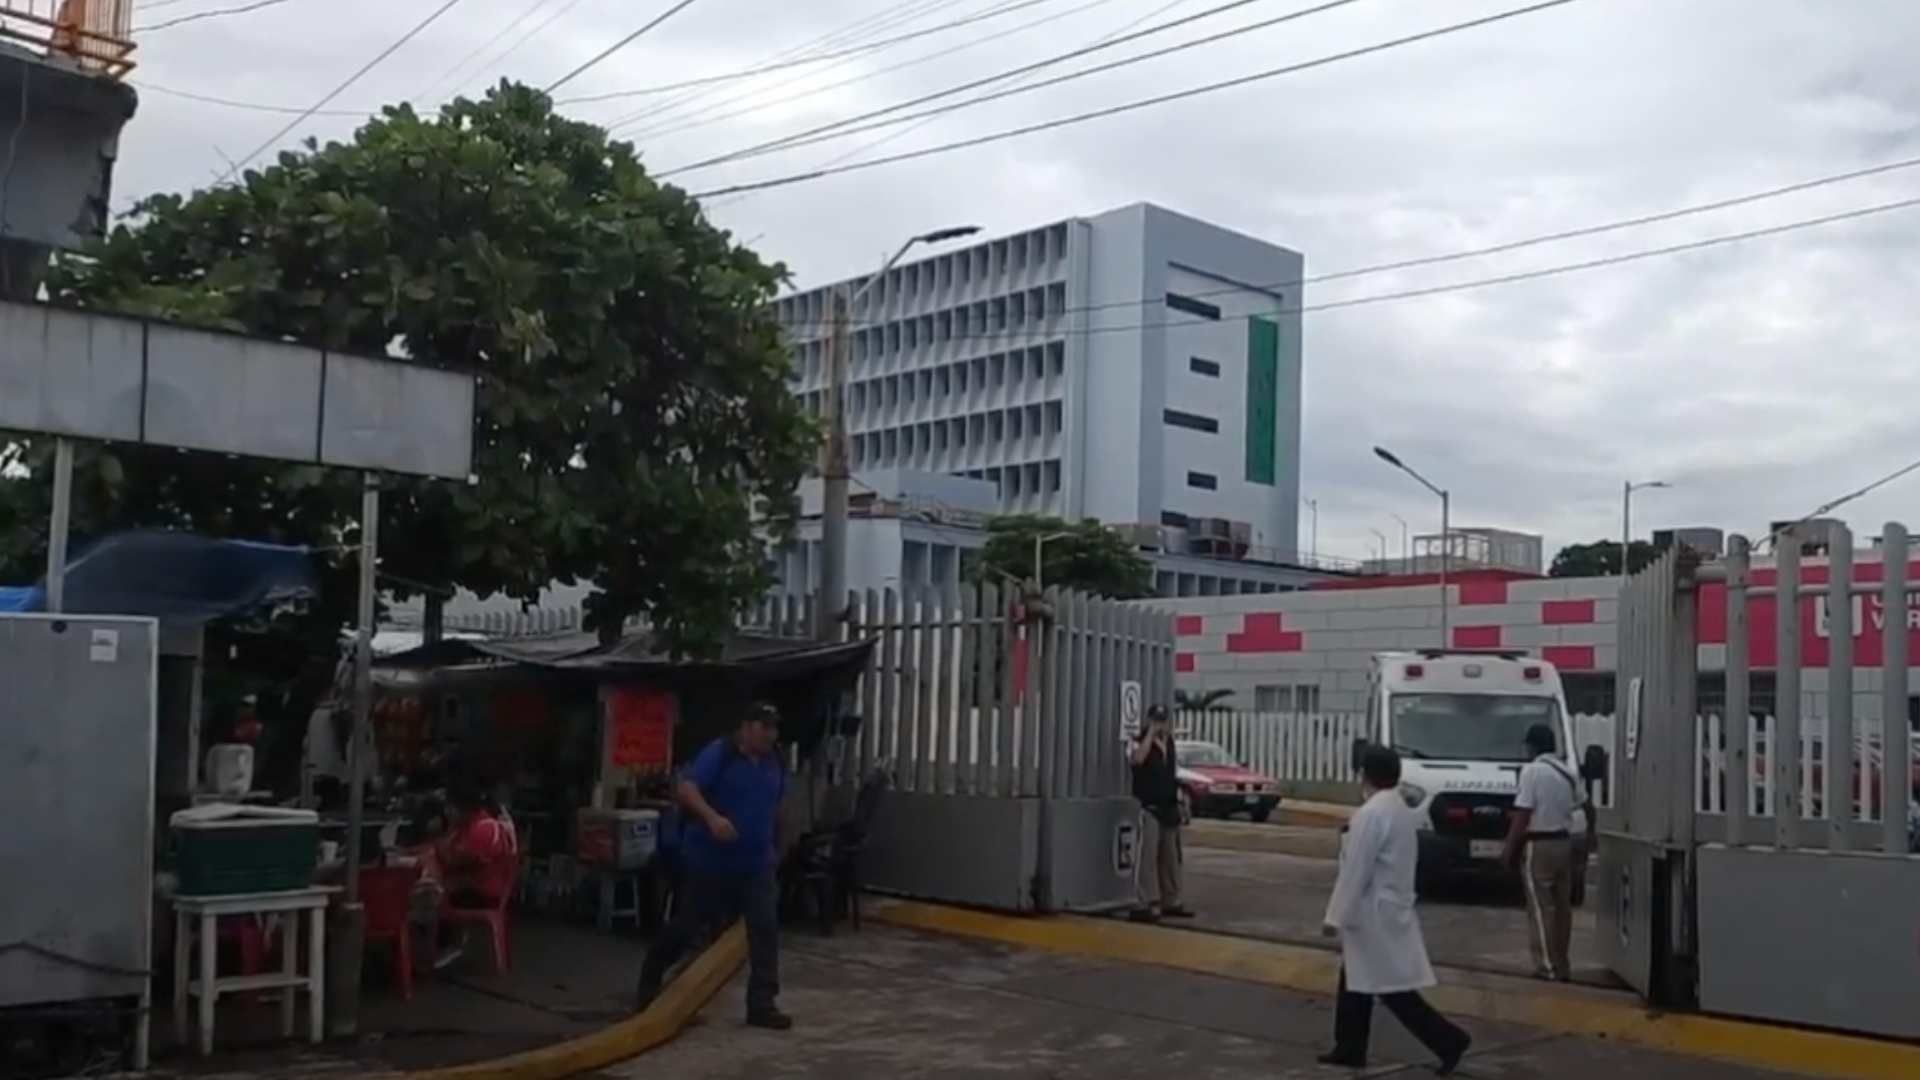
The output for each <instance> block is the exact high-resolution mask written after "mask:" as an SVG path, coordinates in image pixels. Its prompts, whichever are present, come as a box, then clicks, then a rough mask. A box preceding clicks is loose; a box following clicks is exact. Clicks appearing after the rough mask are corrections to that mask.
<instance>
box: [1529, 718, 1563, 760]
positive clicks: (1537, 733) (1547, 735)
mask: <svg viewBox="0 0 1920 1080" xmlns="http://www.w3.org/2000/svg"><path fill="white" fill-rule="evenodd" d="M1559 745H1560V740H1559V739H1558V738H1557V737H1555V736H1554V734H1553V728H1552V726H1551V725H1548V724H1535V725H1533V726H1532V727H1530V728H1528V729H1527V749H1529V750H1532V751H1533V752H1534V753H1536V754H1551V753H1553V751H1554V749H1555V748H1556V747H1558V746H1559Z"/></svg>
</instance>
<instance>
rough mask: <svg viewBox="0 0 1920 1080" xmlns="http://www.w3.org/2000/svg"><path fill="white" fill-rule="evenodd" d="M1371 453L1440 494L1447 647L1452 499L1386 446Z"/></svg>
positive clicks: (1445, 640) (1443, 640)
mask: <svg viewBox="0 0 1920 1080" xmlns="http://www.w3.org/2000/svg"><path fill="white" fill-rule="evenodd" d="M1373 454H1374V456H1375V457H1377V458H1379V459H1380V460H1381V461H1384V462H1386V463H1387V464H1389V465H1391V466H1393V467H1394V468H1396V469H1399V470H1400V471H1401V472H1403V473H1406V474H1407V475H1408V476H1411V477H1413V478H1414V479H1415V480H1417V481H1419V482H1420V486H1421V487H1424V488H1426V489H1427V490H1428V491H1431V492H1433V493H1434V494H1435V495H1438V496H1440V647H1441V648H1443V649H1444V648H1447V647H1448V646H1449V645H1450V644H1451V642H1452V635H1451V634H1450V633H1449V630H1448V625H1447V577H1448V571H1450V570H1451V569H1452V568H1453V499H1452V497H1451V496H1450V495H1448V494H1447V491H1446V489H1445V488H1442V487H1439V486H1436V485H1435V484H1434V483H1433V481H1431V480H1428V479H1427V478H1426V477H1424V476H1421V475H1420V474H1419V473H1417V472H1415V471H1414V470H1413V467H1412V466H1410V465H1408V464H1407V463H1406V462H1404V461H1401V460H1400V459H1399V458H1397V457H1395V456H1394V455H1393V452H1392V451H1390V450H1388V449H1387V448H1386V447H1384V446H1376V447H1374V448H1373Z"/></svg>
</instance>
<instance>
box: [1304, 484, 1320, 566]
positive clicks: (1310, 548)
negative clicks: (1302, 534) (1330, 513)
mask: <svg viewBox="0 0 1920 1080" xmlns="http://www.w3.org/2000/svg"><path fill="white" fill-rule="evenodd" d="M1300 501H1301V502H1303V503H1306V504H1307V516H1308V517H1309V519H1311V520H1312V522H1313V525H1312V528H1311V530H1310V531H1309V532H1308V533H1307V556H1308V557H1309V558H1311V559H1314V560H1316V561H1317V560H1318V559H1319V558H1320V500H1319V499H1301V500H1300Z"/></svg>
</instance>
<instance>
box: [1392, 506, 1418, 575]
mask: <svg viewBox="0 0 1920 1080" xmlns="http://www.w3.org/2000/svg"><path fill="white" fill-rule="evenodd" d="M1387 516H1388V517H1390V518H1392V519H1393V520H1395V521H1397V522H1399V523H1400V566H1401V569H1402V570H1404V571H1406V572H1408V573H1411V572H1412V571H1413V544H1412V542H1411V541H1410V540H1409V539H1408V537H1409V536H1411V535H1412V532H1413V530H1411V529H1409V528H1408V527H1407V519H1406V518H1403V517H1401V516H1400V515H1399V514H1396V513H1393V512H1392V511H1388V512H1387Z"/></svg>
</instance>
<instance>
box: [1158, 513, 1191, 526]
mask: <svg viewBox="0 0 1920 1080" xmlns="http://www.w3.org/2000/svg"><path fill="white" fill-rule="evenodd" d="M1160 524H1162V525H1165V526H1167V527H1168V528H1172V529H1184V528H1186V527H1187V515H1185V514H1183V513H1181V512H1180V511H1178V510H1162V511H1160Z"/></svg>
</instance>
